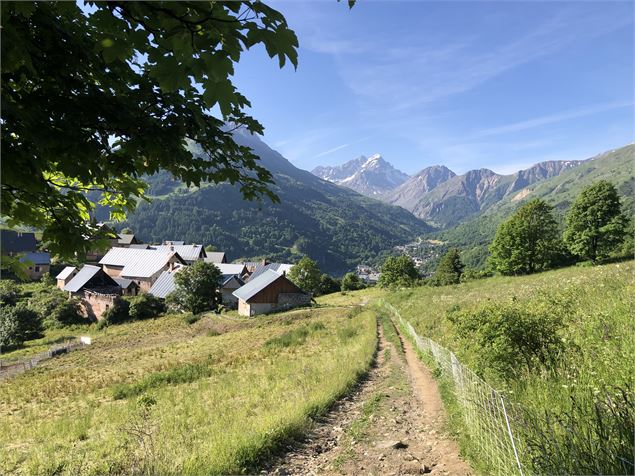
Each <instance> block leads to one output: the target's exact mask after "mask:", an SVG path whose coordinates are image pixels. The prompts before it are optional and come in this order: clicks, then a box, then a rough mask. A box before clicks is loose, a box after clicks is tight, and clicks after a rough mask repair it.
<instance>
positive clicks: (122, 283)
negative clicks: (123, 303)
mask: <svg viewBox="0 0 635 476" xmlns="http://www.w3.org/2000/svg"><path fill="white" fill-rule="evenodd" d="M112 279H114V280H115V282H116V283H117V284H118V285H119V287H120V288H121V289H128V288H129V287H130V285H131V284H134V285H135V286H137V283H135V282H134V281H133V280H132V279H126V278H112Z"/></svg>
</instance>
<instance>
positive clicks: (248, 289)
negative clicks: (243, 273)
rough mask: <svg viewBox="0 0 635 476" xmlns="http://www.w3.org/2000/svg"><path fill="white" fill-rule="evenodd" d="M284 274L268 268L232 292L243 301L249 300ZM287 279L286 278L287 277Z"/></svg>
mask: <svg viewBox="0 0 635 476" xmlns="http://www.w3.org/2000/svg"><path fill="white" fill-rule="evenodd" d="M281 277H282V275H280V274H278V273H276V272H275V271H272V270H270V269H268V270H266V271H265V272H264V273H262V274H261V275H260V276H258V277H257V278H256V279H253V280H252V279H250V280H249V282H248V283H247V284H245V285H244V286H243V287H241V288H238V289H237V290H236V291H234V292H233V293H232V294H233V295H234V296H236V297H237V298H238V299H242V300H243V301H248V300H249V299H250V298H252V297H253V296H255V295H256V294H258V293H259V292H260V291H262V290H263V289H265V288H266V287H267V286H269V285H270V284H271V283H273V282H274V281H276V280H277V279H280V278H281ZM285 279H286V278H285Z"/></svg>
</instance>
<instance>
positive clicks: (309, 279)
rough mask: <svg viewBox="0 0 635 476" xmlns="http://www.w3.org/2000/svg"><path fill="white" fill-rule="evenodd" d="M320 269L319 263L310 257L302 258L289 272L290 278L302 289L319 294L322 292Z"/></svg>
mask: <svg viewBox="0 0 635 476" xmlns="http://www.w3.org/2000/svg"><path fill="white" fill-rule="evenodd" d="M320 277H321V273H320V268H319V267H318V265H317V263H316V262H315V261H313V260H312V259H311V258H309V257H308V256H305V257H304V258H302V259H301V260H300V261H298V263H297V264H296V265H295V266H293V267H292V268H291V269H290V270H289V275H288V278H289V279H290V280H291V281H293V283H295V284H296V285H297V286H298V287H299V288H300V289H302V290H304V291H306V292H309V293H313V294H319V292H320Z"/></svg>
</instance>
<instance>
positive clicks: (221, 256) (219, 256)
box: [205, 251, 227, 263]
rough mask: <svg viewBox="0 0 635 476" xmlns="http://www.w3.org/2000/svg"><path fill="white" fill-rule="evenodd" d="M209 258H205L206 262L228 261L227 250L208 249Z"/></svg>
mask: <svg viewBox="0 0 635 476" xmlns="http://www.w3.org/2000/svg"><path fill="white" fill-rule="evenodd" d="M206 254H207V258H205V262H206V263H223V262H225V261H226V259H227V258H226V257H225V252H224V251H206Z"/></svg>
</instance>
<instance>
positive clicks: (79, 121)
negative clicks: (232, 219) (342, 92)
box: [1, 1, 298, 255]
mask: <svg viewBox="0 0 635 476" xmlns="http://www.w3.org/2000/svg"><path fill="white" fill-rule="evenodd" d="M1 8H2V17H1V22H2V40H3V41H2V118H1V120H2V178H1V192H2V195H1V198H2V208H3V210H2V213H3V214H4V215H5V216H6V217H8V224H9V225H28V226H33V227H36V228H38V229H40V230H43V232H44V233H43V241H45V242H47V243H48V246H49V248H50V249H51V250H52V251H55V252H57V253H60V254H65V255H70V254H72V253H73V252H74V251H77V250H79V251H87V249H86V248H87V247H88V246H90V244H89V243H88V241H87V240H86V238H87V237H94V236H102V235H104V234H106V233H107V232H105V231H103V230H99V229H98V228H97V227H96V226H94V225H91V223H90V220H89V218H90V214H91V210H92V209H93V208H94V203H93V201H94V200H96V199H98V200H99V203H100V204H102V205H107V206H108V207H110V210H111V217H112V218H114V219H120V218H122V217H124V215H125V213H126V212H127V211H130V210H132V209H134V207H135V205H136V203H137V201H138V200H139V198H141V199H143V198H144V197H145V194H144V187H145V184H144V181H143V177H144V175H152V174H155V173H157V172H158V171H159V170H161V169H163V170H167V171H169V172H170V173H171V174H172V175H173V176H174V177H175V178H176V179H178V180H181V181H183V182H185V183H186V184H187V185H199V184H201V183H202V182H212V183H219V182H229V183H232V184H238V185H239V186H240V190H241V192H242V195H243V196H244V197H245V198H247V199H255V198H261V197H269V198H270V199H272V200H276V199H277V197H276V195H275V194H274V193H273V192H272V191H271V189H270V185H271V183H272V175H271V174H270V173H269V172H268V171H267V170H265V169H264V168H263V167H262V166H260V165H259V163H258V158H257V157H256V156H255V155H254V154H253V153H252V152H251V151H250V149H248V148H246V147H242V146H238V145H237V144H236V143H235V142H234V140H233V138H232V129H234V128H245V129H246V130H248V131H250V132H252V133H262V132H263V127H262V126H261V125H260V124H259V123H258V122H257V121H256V120H255V119H253V118H252V117H251V116H249V115H248V114H246V113H245V112H244V111H245V108H248V107H249V106H250V103H249V100H248V99H247V98H246V97H245V96H244V95H243V94H241V93H240V92H239V91H238V90H237V88H236V86H235V84H234V83H233V81H232V79H231V78H232V76H233V74H234V65H235V64H236V63H237V62H238V61H240V59H241V55H242V53H243V52H244V51H246V50H248V49H250V48H252V47H254V46H257V45H262V46H264V49H265V50H266V52H267V54H268V55H269V56H270V57H272V58H273V57H276V58H277V59H278V63H279V65H280V67H283V66H284V65H285V63H286V62H287V61H289V62H291V63H292V64H293V65H294V66H296V65H297V47H298V41H297V38H296V35H295V33H294V32H293V31H292V30H291V29H289V27H288V25H287V22H286V20H285V18H284V17H283V15H282V14H280V13H279V12H278V11H276V10H275V9H273V8H271V7H269V6H267V5H266V4H264V3H262V2H259V1H244V2H212V1H207V2H188V1H186V2H136V1H133V2H121V1H113V2H103V1H98V2H87V4H86V7H85V8H83V9H82V8H80V6H79V2H3V3H2V6H1ZM212 111H214V114H212ZM228 124H230V126H227V125H228ZM195 144H196V145H195ZM102 238H103V239H102V243H105V242H106V237H103V236H102Z"/></svg>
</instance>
